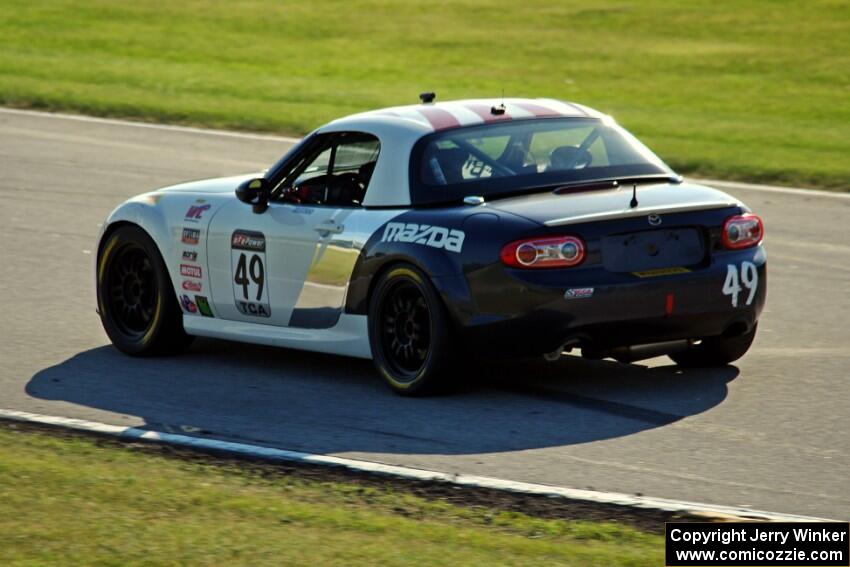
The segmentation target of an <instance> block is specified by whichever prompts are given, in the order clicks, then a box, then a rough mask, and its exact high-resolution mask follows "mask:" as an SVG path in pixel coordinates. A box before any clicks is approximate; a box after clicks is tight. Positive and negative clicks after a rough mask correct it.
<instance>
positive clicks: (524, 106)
mask: <svg viewBox="0 0 850 567" xmlns="http://www.w3.org/2000/svg"><path fill="white" fill-rule="evenodd" d="M502 106H504V113H502V114H497V113H494V112H493V111H492V110H493V109H499V108H501V107H502ZM602 116H603V114H602V113H600V112H597V111H596V110H593V109H591V108H588V107H586V106H583V105H580V104H576V103H573V102H565V101H560V100H555V99H551V98H505V99H502V98H481V99H467V100H452V101H448V102H434V103H424V104H411V105H407V106H393V107H389V108H382V109H379V110H370V111H368V112H361V113H358V114H352V115H351V116H346V117H344V118H340V119H338V120H334V121H333V122H331V123H330V124H333V125H340V124H344V123H346V122H358V123H362V122H363V121H366V120H369V119H375V120H380V121H381V122H384V123H386V122H391V123H395V124H397V125H398V126H399V128H403V129H407V128H409V127H410V126H417V128H416V130H418V131H420V132H426V133H427V132H438V131H440V130H446V129H449V128H457V127H462V126H474V125H477V124H485V123H489V122H501V121H504V120H516V119H535V118H558V117H593V118H600V117H602ZM411 122H412V123H413V124H410V123H411Z"/></svg>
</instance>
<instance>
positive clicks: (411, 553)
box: [0, 427, 663, 567]
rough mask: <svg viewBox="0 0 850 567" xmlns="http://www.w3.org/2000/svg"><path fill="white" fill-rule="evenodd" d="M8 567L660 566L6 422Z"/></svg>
mask: <svg viewBox="0 0 850 567" xmlns="http://www.w3.org/2000/svg"><path fill="white" fill-rule="evenodd" d="M0 511H1V512H0V564H2V565H3V566H4V567H7V566H15V565H91V566H96V565H115V566H121V567H125V566H133V565H188V564H191V565H250V566H258V565H310V566H312V565H322V566H326V565H327V566H330V565H344V566H346V567H348V566H357V565H369V566H371V565H382V566H385V567H389V566H393V565H453V566H454V565H488V566H489V565H535V566H539V565H582V566H584V565H606V566H607V565H649V564H651V565H660V564H661V563H662V562H663V560H662V555H663V552H662V549H663V542H662V536H660V535H654V534H647V533H642V532H640V531H637V530H635V529H633V528H628V527H623V526H618V525H615V524H611V523H595V522H578V521H563V520H544V519H535V518H531V517H527V516H524V515H521V514H517V513H508V512H498V511H494V510H489V509H485V508H480V507H479V508H471V507H458V506H454V505H451V504H448V503H445V502H440V501H432V500H425V499H422V498H419V497H416V496H413V495H410V494H404V493H399V492H395V491H392V490H390V489H378V488H371V487H364V486H362V485H357V484H349V483H340V482H321V481H318V480H305V479H296V478H293V477H291V476H279V475H274V476H270V475H268V474H265V475H261V474H259V472H258V471H257V470H256V469H246V467H244V466H243V467H238V466H237V465H235V464H231V465H223V464H209V463H204V462H197V461H185V460H180V459H177V458H173V457H164V456H161V455H159V454H156V453H152V452H150V451H134V450H128V449H127V448H124V447H120V446H116V445H113V444H104V443H100V442H97V441H94V440H92V439H90V438H85V437H67V436H61V437H57V436H53V435H50V434H47V433H37V432H32V431H19V430H14V429H10V428H8V427H0Z"/></svg>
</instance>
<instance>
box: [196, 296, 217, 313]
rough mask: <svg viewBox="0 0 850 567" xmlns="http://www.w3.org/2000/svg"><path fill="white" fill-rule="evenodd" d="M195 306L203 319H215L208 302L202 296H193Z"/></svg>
mask: <svg viewBox="0 0 850 567" xmlns="http://www.w3.org/2000/svg"><path fill="white" fill-rule="evenodd" d="M195 304H196V305H197V306H198V311H199V312H200V313H201V315H203V316H204V317H215V315H213V312H212V309H211V308H210V302H209V300H208V299H207V298H206V297H204V296H203V295H196V296H195Z"/></svg>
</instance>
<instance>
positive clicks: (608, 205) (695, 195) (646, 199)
mask: <svg viewBox="0 0 850 567" xmlns="http://www.w3.org/2000/svg"><path fill="white" fill-rule="evenodd" d="M631 199H632V186H631V185H623V186H621V187H617V188H615V189H601V190H590V191H585V192H580V193H572V194H561V195H556V194H554V193H540V194H534V195H525V196H521V197H512V198H510V199H503V200H497V201H493V202H492V203H488V206H489V207H491V208H493V209H498V210H501V211H505V212H508V213H512V214H515V215H518V216H521V217H525V218H527V219H529V220H532V221H535V222H539V223H540V224H544V225H546V226H563V225H567V224H578V223H583V222H591V221H597V220H599V221H601V220H611V219H618V218H627V217H634V216H644V215H648V214H652V213H656V214H661V213H674V212H685V211H699V210H706V209H719V208H724V207H733V206H739V207H743V204H742V203H741V202H740V201H738V200H737V199H735V198H734V197H731V196H730V195H727V194H726V193H724V192H723V191H718V190H717V189H712V188H711V187H705V186H704V185H696V184H692V183H679V184H674V183H658V184H652V185H640V184H639V185H638V186H637V200H638V206H637V207H635V208H631V207H629V203H630V201H631Z"/></svg>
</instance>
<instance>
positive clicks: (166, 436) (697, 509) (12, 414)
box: [0, 409, 821, 522]
mask: <svg viewBox="0 0 850 567" xmlns="http://www.w3.org/2000/svg"><path fill="white" fill-rule="evenodd" d="M0 419H6V420H12V421H19V422H26V423H36V424H41V425H49V426H53V427H63V428H66V429H73V430H76V431H84V432H89V433H96V434H99V435H108V436H111V437H117V438H120V439H124V440H139V439H141V440H145V441H151V442H155V443H162V444H167V445H178V446H181V447H188V448H194V449H199V450H206V451H218V452H223V453H230V454H233V455H243V456H249V457H253V458H258V459H264V460H270V461H286V462H295V463H302V464H308V465H320V466H328V467H342V468H345V469H348V470H351V471H356V472H362V473H369V474H380V475H386V476H392V477H396V478H402V479H408V480H427V481H439V482H447V483H450V484H454V485H456V486H460V487H472V488H486V489H490V490H500V491H506V492H513V493H522V494H533V495H537V496H545V497H550V498H564V499H569V500H579V501H583V502H593V503H597V504H612V505H616V506H628V507H631V508H643V509H650V510H662V511H665V512H678V513H685V514H690V515H701V516H707V517H718V518H724V519H746V520H765V521H774V522H793V521H819V520H821V519H820V518H812V517H808V516H795V515H789V514H777V513H773V512H762V511H758V510H750V509H748V508H739V507H734V506H715V505H712V504H701V503H698V502H687V501H682V500H669V499H666V498H652V497H649V496H632V495H629V494H621V493H617V492H599V491H595V490H581V489H577V488H566V487H559V486H548V485H545V484H533V483H528V482H515V481H511V480H501V479H497V478H491V477H484V476H474V475H466V474H450V473H443V472H438V471H430V470H425V469H414V468H409V467H402V466H396V465H385V464H382V463H374V462H371V461H361V460H356V459H346V458H343V457H333V456H330V455H317V454H312V453H302V452H299V451H288V450H285V449H275V448H272V447H263V446H261V445H250V444H247V443H234V442H231V441H217V440H215V439H205V438H200V437H191V436H188V435H179V434H175V433H166V432H163V431H152V430H149V429H140V428H137V427H122V426H120V425H108V424H106V423H99V422H96V421H87V420H83V419H70V418H66V417H57V416H50V415H41V414H37V413H29V412H23V411H16V410H8V409H0Z"/></svg>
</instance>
